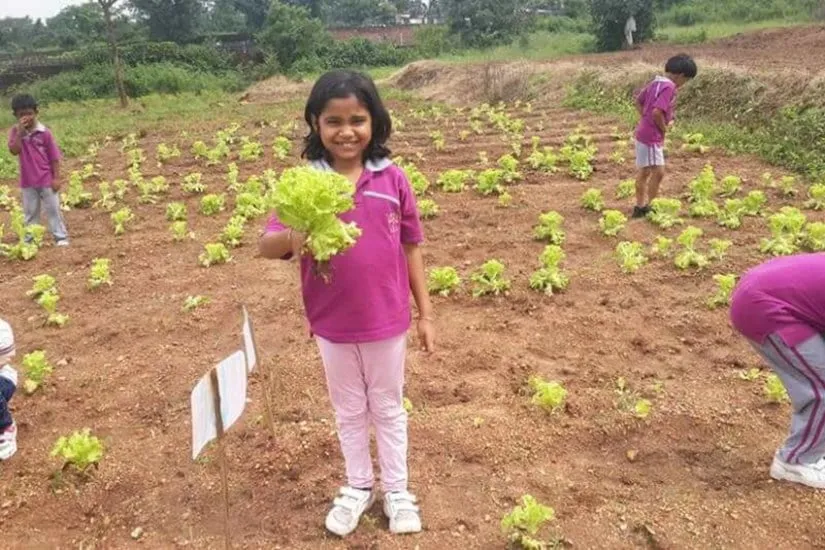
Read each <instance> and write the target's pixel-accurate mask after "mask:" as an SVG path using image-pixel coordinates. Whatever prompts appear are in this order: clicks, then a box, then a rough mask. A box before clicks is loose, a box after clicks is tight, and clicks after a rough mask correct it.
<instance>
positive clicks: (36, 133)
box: [8, 94, 69, 246]
mask: <svg viewBox="0 0 825 550" xmlns="http://www.w3.org/2000/svg"><path fill="white" fill-rule="evenodd" d="M11 108H12V112H13V113H14V118H15V119H17V124H15V125H14V126H13V127H12V129H11V132H9V143H8V147H9V152H11V154H12V155H15V156H17V157H18V158H19V159H20V191H21V194H22V195H23V212H24V214H25V224H26V225H27V226H28V225H32V224H36V223H40V209H41V207H42V208H43V210H45V213H46V221H47V223H48V227H49V232H51V234H52V236H53V237H54V240H55V244H56V245H57V246H68V245H69V234H68V232H67V230H66V223H65V222H64V221H63V214H62V213H61V211H60V195H59V194H58V193H59V192H60V187H61V183H60V160H61V156H62V155H61V154H60V149H59V148H58V146H57V142H56V141H55V139H54V135H53V134H52V133H51V131H50V130H49V129H48V128H46V127H45V126H44V125H43V124H42V123H41V122H40V121H39V120H38V119H37V116H38V105H37V101H36V100H35V99H34V98H33V97H32V96H30V95H25V94H21V95H17V96H15V97H14V98H12V101H11Z"/></svg>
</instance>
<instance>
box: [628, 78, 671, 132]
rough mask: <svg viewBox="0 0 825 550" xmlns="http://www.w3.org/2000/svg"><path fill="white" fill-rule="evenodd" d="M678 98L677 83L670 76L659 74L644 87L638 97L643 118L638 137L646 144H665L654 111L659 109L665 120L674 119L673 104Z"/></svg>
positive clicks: (640, 122)
mask: <svg viewBox="0 0 825 550" xmlns="http://www.w3.org/2000/svg"><path fill="white" fill-rule="evenodd" d="M675 99H676V84H674V82H673V81H672V80H670V79H669V78H666V77H664V76H657V77H656V78H655V79H654V80H653V81H652V82H651V83H650V84H648V85H647V86H645V87H644V89H642V91H641V92H640V93H639V96H638V98H637V101H638V103H639V104H640V105H641V106H642V119H641V120H640V121H639V125H638V126H637V127H636V139H637V140H638V141H639V142H641V143H644V144H645V145H663V144H664V142H665V136H664V134H662V131H661V130H660V129H659V127H658V126H656V122H655V121H654V120H653V111H654V110H655V109H659V110H660V111H662V112H663V113H664V115H665V122H667V123H670V122H671V121H672V120H673V110H674V109H673V104H674V100H675Z"/></svg>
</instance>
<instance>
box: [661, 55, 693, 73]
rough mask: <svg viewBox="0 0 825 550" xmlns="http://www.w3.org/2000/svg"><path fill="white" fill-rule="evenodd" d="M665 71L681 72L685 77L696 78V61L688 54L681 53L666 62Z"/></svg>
mask: <svg viewBox="0 0 825 550" xmlns="http://www.w3.org/2000/svg"><path fill="white" fill-rule="evenodd" d="M665 72H668V73H670V74H680V75H683V76H684V77H685V78H696V73H697V72H698V71H697V69H696V62H695V61H693V58H692V57H690V56H689V55H687V54H679V55H676V56H673V57H671V58H670V59H668V60H667V64H665Z"/></svg>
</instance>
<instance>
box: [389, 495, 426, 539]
mask: <svg viewBox="0 0 825 550" xmlns="http://www.w3.org/2000/svg"><path fill="white" fill-rule="evenodd" d="M384 514H385V515H386V516H387V518H388V519H389V520H390V532H391V533H393V534H395V535H406V534H408V533H419V532H421V515H420V511H419V509H418V506H417V505H416V498H415V496H414V495H413V494H412V493H409V492H407V491H400V492H396V493H387V494H385V495H384Z"/></svg>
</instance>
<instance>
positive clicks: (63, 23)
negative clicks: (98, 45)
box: [46, 2, 106, 48]
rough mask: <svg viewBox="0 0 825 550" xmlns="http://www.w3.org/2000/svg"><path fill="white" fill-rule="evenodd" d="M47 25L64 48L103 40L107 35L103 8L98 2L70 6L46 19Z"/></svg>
mask: <svg viewBox="0 0 825 550" xmlns="http://www.w3.org/2000/svg"><path fill="white" fill-rule="evenodd" d="M46 26H47V27H48V28H49V30H50V31H51V33H52V35H53V36H54V37H55V38H56V40H57V43H58V44H59V45H60V46H61V47H64V48H74V47H76V46H78V45H80V44H89V43H93V42H98V41H102V40H105V37H106V21H105V20H104V19H103V10H102V9H101V8H100V4H97V3H96V2H89V3H88V4H81V5H79V6H68V7H66V8H64V9H62V10H61V11H60V13H58V14H57V15H55V16H54V17H52V18H51V19H48V20H46Z"/></svg>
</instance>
